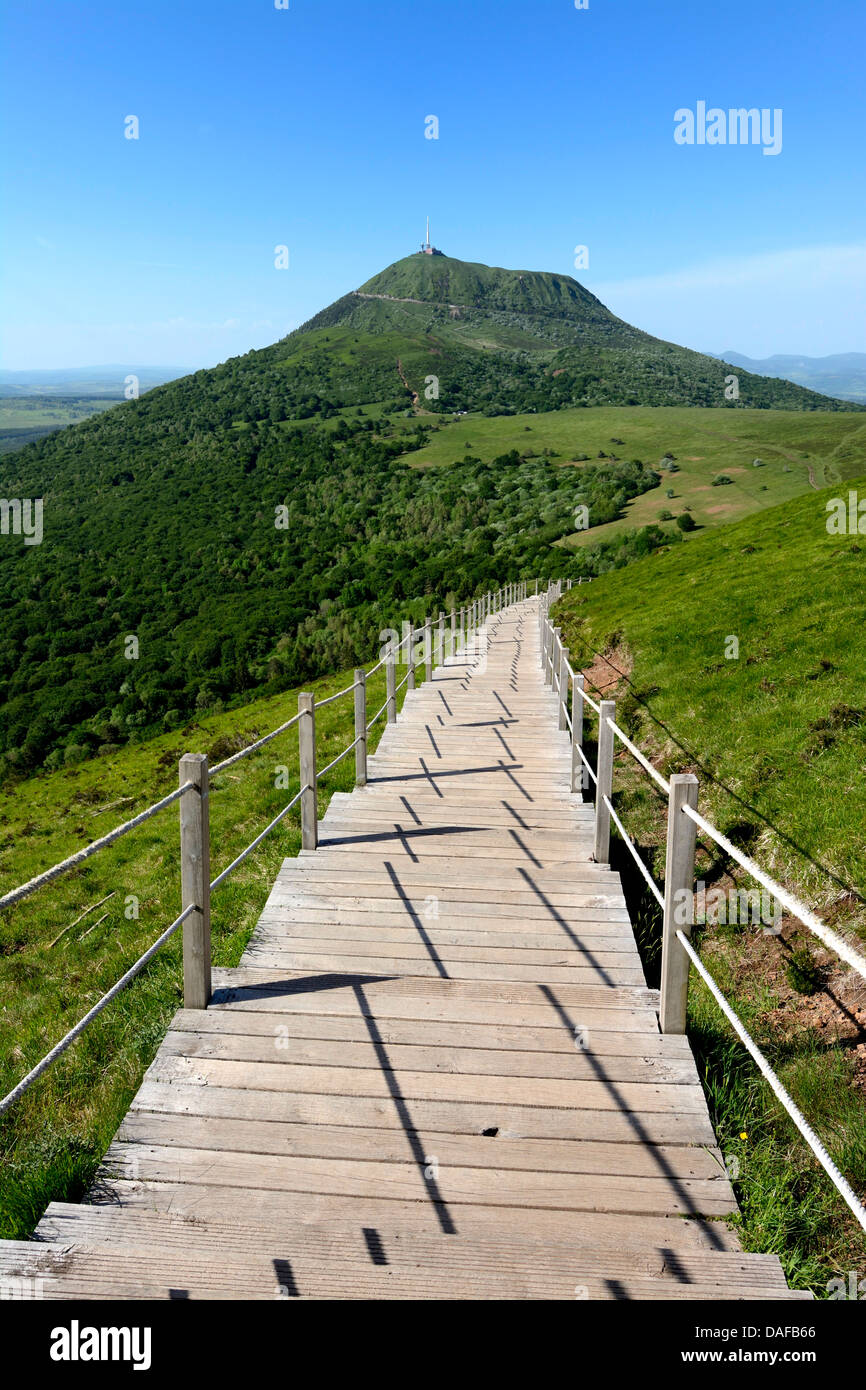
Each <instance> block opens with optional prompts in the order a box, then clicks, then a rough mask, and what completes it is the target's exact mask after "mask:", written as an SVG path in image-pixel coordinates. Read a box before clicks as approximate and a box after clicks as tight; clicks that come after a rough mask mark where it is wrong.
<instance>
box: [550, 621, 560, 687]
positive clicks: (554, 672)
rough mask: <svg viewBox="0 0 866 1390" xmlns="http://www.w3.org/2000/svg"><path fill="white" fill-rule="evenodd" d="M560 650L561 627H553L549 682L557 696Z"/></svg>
mask: <svg viewBox="0 0 866 1390" xmlns="http://www.w3.org/2000/svg"><path fill="white" fill-rule="evenodd" d="M561 651H562V628H561V627H555V628H554V629H553V646H552V647H551V649H550V684H551V686H552V687H553V689H554V690H555V691H556V694H557V696H559V693H560V691H559V682H560V677H561V675H562V670H561V666H560V660H561V658H560V653H561Z"/></svg>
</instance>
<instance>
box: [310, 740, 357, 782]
mask: <svg viewBox="0 0 866 1390" xmlns="http://www.w3.org/2000/svg"><path fill="white" fill-rule="evenodd" d="M360 742H361V740H360V738H356V739H353V740H352V742H351V743H350V744H349V746H348V748H344V749H343V751H342V753H338V754H337V756H336V758H334V759H333V760H332V761H331V762H329V763H328V766H327V767H323V768H322V770H321V772H317V773H316V777H317V778H319V777H324V775H325V773H326V772H330V771H331V768H332V767H336V766H337V763H341V762H342V761H343V759H344V758H346V757H348V755H349V754H350V753H351V751H352V749H353V748H357V746H358V744H359V743H360Z"/></svg>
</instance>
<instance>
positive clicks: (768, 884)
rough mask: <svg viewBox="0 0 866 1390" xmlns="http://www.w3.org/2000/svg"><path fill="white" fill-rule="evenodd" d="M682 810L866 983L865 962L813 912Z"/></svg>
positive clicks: (714, 831) (689, 810) (695, 814)
mask: <svg viewBox="0 0 866 1390" xmlns="http://www.w3.org/2000/svg"><path fill="white" fill-rule="evenodd" d="M682 809H683V811H684V812H685V814H686V815H687V816H689V817H690V818H691V819H692V820H693V821H694V822H695V825H699V826H700V827H701V829H702V830H703V831H705V832H706V834H707V835H709V836H710V838H711V839H712V840H715V842H716V844H717V845H720V846H721V847H722V849H724V850H726V851H727V852H728V854H730V856H731V858H732V859H736V861H737V863H738V864H740V865H741V866H742V868H744V869H745V870H746V871H747V872H748V873H750V874H751V875H752V878H756V879H757V880H758V882H759V883H760V884H762V885H763V887H764V888H766V889H767V890H768V891H769V892H770V893H772V894H773V895H774V896H775V897H777V898H778V899H779V902H780V903H782V905H783V906H784V907H786V908H787V909H788V911H789V912H791V913H793V915H794V916H795V917H799V919H800V921H801V922H802V923H803V925H804V926H805V927H808V928H809V931H811V932H813V933H814V935H815V936H817V937H818V938H819V939H820V940H821V941H823V942H824V945H825V946H828V947H829V948H830V950H831V951H835V952H836V954H837V955H839V956H841V957H842V959H843V960H844V961H847V962H848V964H849V965H850V966H851V967H852V968H853V969H854V970H856V971H857V973H858V974H859V975H862V976H863V978H864V979H866V960H864V958H863V956H861V955H860V953H859V951H855V950H854V947H853V946H850V945H849V944H848V942H847V941H846V940H845V939H844V938H843V937H841V936H839V935H838V934H837V933H836V932H834V931H832V930H831V929H830V927H826V926H825V925H824V923H823V922H822V921H821V920H820V918H818V917H816V916H815V914H814V912H810V910H809V908H808V907H806V906H805V904H803V903H801V902H800V900H799V898H795V897H794V895H793V894H792V893H789V892H787V890H786V889H784V888H782V886H781V885H780V884H778V883H776V881H775V879H772V878H770V876H769V874H765V873H764V872H763V870H762V869H759V868H758V865H757V864H756V863H755V861H754V859H750V858H749V856H748V855H747V854H743V852H742V850H739V849H737V847H736V845H732V844H731V842H730V840H729V839H728V838H727V836H725V835H723V834H722V833H721V831H720V830H717V829H716V827H715V826H714V825H712V824H711V823H710V822H709V821H708V820H704V818H703V816H701V815H699V814H698V812H697V811H695V810H693V809H692V807H691V806H683V808H682Z"/></svg>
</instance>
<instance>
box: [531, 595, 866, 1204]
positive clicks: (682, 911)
mask: <svg viewBox="0 0 866 1390" xmlns="http://www.w3.org/2000/svg"><path fill="white" fill-rule="evenodd" d="M569 587H570V585H569ZM561 593H562V583H561V581H559V582H557V583H556V584H551V585H550V586H549V587H548V589H547V591H546V592H545V593H543V594H542V595H541V598H540V601H539V605H538V633H539V645H540V651H541V666H542V670H543V673H544V680H545V684H546V685H549V686H550V687H551V689H552V690H553V691H554V693H555V694H556V699H557V705H558V721H557V722H558V725H559V728H560V729H568V730H570V733H571V748H572V756H571V790H572V791H575V792H576V791H585V790H586V789H587V787H588V785H589V782H590V781H591V782H592V783H594V786H595V836H594V852H593V859H594V860H595V862H596V863H597V864H608V863H609V862H610V827H611V821H613V823H614V825H615V826H616V828H617V831H618V832H619V835H620V837H621V839H622V842H623V844H624V845H625V847H626V849H627V850H628V851H629V853H630V854H631V856H632V859H633V860H634V862H635V864H636V866H637V868H638V870H639V872H640V874H641V876H642V877H643V879H644V881H645V883H646V884H647V887H648V889H649V890H650V892H651V893H652V895H653V897H654V898H655V900H656V902H657V903H658V905H659V907H660V908H661V912H662V963H661V991H660V1001H659V1027H660V1029H661V1031H662V1032H663V1033H685V1031H686V1015H687V1008H688V992H689V978H690V974H691V967H692V966H694V967H695V969H696V971H697V973H698V974H699V975H700V976H701V978H702V979H703V980H704V982H705V983H706V985H707V987H708V988H709V990H710V992H711V994H712V995H713V997H714V998H715V1000H716V1002H717V1003H718V1005H719V1007H720V1008H721V1009H722V1012H723V1013H724V1015H725V1017H726V1018H727V1019H728V1022H729V1023H730V1024H731V1026H732V1028H733V1029H734V1031H735V1032H736V1033H737V1035H738V1037H739V1038H740V1040H741V1041H742V1042H743V1044H744V1046H745V1047H746V1049H747V1051H748V1052H749V1053H750V1055H751V1056H752V1058H753V1059H754V1061H755V1062H756V1064H757V1066H758V1067H759V1069H760V1071H761V1073H762V1075H763V1076H764V1077H765V1078H766V1079H767V1081H768V1082H769V1084H770V1086H771V1087H772V1090H773V1092H774V1094H775V1095H776V1097H777V1098H778V1100H779V1101H780V1103H781V1104H782V1105H783V1106H784V1108H785V1110H786V1111H787V1112H788V1114H789V1115H790V1117H791V1119H792V1120H793V1121H794V1123H795V1125H796V1126H797V1128H798V1129H799V1131H800V1133H801V1134H802V1135H803V1137H804V1139H805V1140H806V1142H807V1143H808V1145H809V1147H810V1148H811V1149H812V1151H813V1153H814V1154H815V1156H816V1158H817V1159H818V1161H819V1162H820V1164H821V1166H822V1167H823V1168H824V1170H825V1172H826V1173H827V1174H828V1175H829V1177H830V1178H831V1180H832V1181H833V1183H834V1184H835V1186H836V1187H837V1188H838V1190H839V1192H840V1194H841V1195H842V1197H843V1198H844V1199H845V1201H846V1202H847V1204H848V1206H849V1207H850V1209H851V1211H852V1212H853V1214H854V1216H855V1217H856V1219H857V1221H858V1222H859V1223H860V1225H861V1226H862V1227H863V1229H864V1230H866V1208H864V1206H863V1204H862V1203H861V1202H860V1199H859V1198H858V1197H857V1195H856V1193H855V1192H854V1190H853V1189H852V1187H851V1186H850V1184H849V1183H848V1181H847V1179H846V1178H845V1177H844V1176H843V1175H842V1173H841V1172H840V1171H839V1169H838V1168H837V1167H836V1165H835V1163H834V1162H833V1160H832V1158H831V1157H830V1155H829V1154H828V1152H827V1150H826V1148H825V1147H824V1145H823V1144H822V1143H821V1140H820V1139H819V1138H818V1136H817V1135H816V1134H815V1132H814V1130H812V1128H811V1126H810V1125H809V1124H808V1122H807V1120H806V1119H805V1117H804V1116H803V1114H802V1113H801V1111H800V1110H799V1109H798V1107H797V1106H796V1105H795V1104H794V1102H793V1100H792V1099H791V1097H790V1096H789V1095H788V1092H787V1091H786V1090H785V1088H784V1087H783V1085H782V1083H781V1081H780V1080H779V1078H778V1076H777V1075H776V1073H775V1072H774V1071H773V1069H772V1067H771V1066H770V1064H769V1062H768V1061H767V1059H766V1058H765V1057H764V1056H763V1054H762V1053H761V1052H760V1050H759V1049H758V1047H757V1045H756V1044H755V1042H754V1041H753V1039H752V1038H751V1037H750V1036H749V1033H748V1031H747V1030H746V1028H745V1026H744V1025H743V1023H742V1021H741V1020H740V1019H739V1018H738V1017H737V1015H736V1013H735V1011H734V1009H733V1008H732V1006H731V1004H730V1002H729V1001H728V1000H727V999H726V998H725V997H724V995H723V994H722V991H721V990H720V989H719V986H718V984H717V983H716V981H715V980H714V979H713V978H712V976H711V975H710V973H709V971H708V970H707V968H706V966H705V965H704V964H703V962H702V961H701V960H700V958H699V956H698V954H697V952H696V951H695V949H694V947H693V945H692V942H691V935H692V928H693V926H694V886H695V856H696V846H697V831H698V829H701V830H703V831H704V833H705V834H706V835H708V836H709V837H710V839H711V840H713V841H714V842H715V843H716V844H717V845H718V846H719V847H720V848H721V849H723V850H724V851H725V853H727V854H729V855H730V856H731V857H732V858H733V859H734V860H735V861H736V862H737V863H738V864H739V865H740V866H741V867H742V868H743V869H745V870H746V872H747V873H748V874H750V875H751V877H752V878H753V879H755V881H756V882H758V883H760V884H761V885H762V887H764V888H766V889H767V891H768V892H770V893H772V894H773V895H774V896H775V897H776V899H777V900H778V902H779V903H781V904H782V906H784V907H786V908H787V909H788V911H789V912H791V913H792V915H793V916H795V917H797V918H799V920H800V921H801V922H802V923H803V924H804V926H806V927H807V928H808V929H809V931H811V932H812V933H813V934H814V935H815V936H817V937H818V938H819V939H820V940H821V941H822V942H823V943H824V945H825V946H828V947H829V948H830V949H831V950H833V951H835V952H836V954H837V955H839V956H840V957H841V959H842V960H844V961H846V962H847V963H848V965H850V966H851V967H852V968H853V969H854V970H856V971H857V972H858V973H859V974H860V975H861V976H862V977H863V978H864V979H866V959H864V957H863V956H862V955H861V954H860V952H859V951H858V950H857V949H856V948H855V947H854V946H853V945H852V944H851V942H850V941H846V940H845V939H844V937H841V936H839V934H838V933H837V932H834V931H833V930H832V928H830V927H828V926H827V925H826V923H825V922H822V921H821V920H820V919H819V918H818V917H816V915H815V914H814V913H813V912H812V910H811V909H810V908H809V907H807V906H806V905H805V904H804V903H802V902H800V900H799V899H798V898H796V897H795V896H794V894H793V893H790V892H789V891H788V890H787V889H786V888H784V887H782V885H781V884H779V883H777V882H776V881H775V880H774V879H772V878H771V877H770V875H769V874H767V873H766V872H765V871H764V870H763V869H762V868H761V866H760V865H759V864H757V863H755V861H754V860H753V859H751V858H750V857H749V855H747V854H745V852H744V851H743V850H741V849H739V848H738V847H737V846H736V845H734V844H732V843H731V841H730V840H729V839H728V838H727V837H726V836H725V835H723V834H722V833H721V831H720V830H718V829H717V828H716V826H714V825H713V824H712V822H711V821H709V820H707V819H706V818H705V817H704V816H702V815H700V813H699V812H698V809H697V808H698V790H699V786H698V779H697V777H695V776H694V774H693V773H691V772H682V773H680V772H675V773H672V775H671V777H670V778H666V777H664V776H663V775H662V774H661V773H660V772H659V770H658V768H656V767H654V766H653V764H652V762H651V761H650V760H649V758H648V757H647V756H646V755H645V754H644V753H643V752H642V751H641V749H640V748H638V747H636V745H635V744H634V743H633V742H632V741H631V739H629V738H628V737H627V735H626V734H625V733H624V732H623V731H622V729H620V727H619V726H618V724H617V723H616V702H615V701H614V700H606V699H601V700H599V701H598V702H596V701H595V700H593V699H592V697H591V696H590V695H588V694H587V693H586V689H585V685H586V682H585V677H584V675H583V673H582V672H580V671H576V670H575V669H574V667H573V666H572V664H571V660H570V653H569V650H568V648H567V647H566V646H565V645H564V644H563V641H562V631H561V629H560V628H558V627H555V626H554V624H553V623H552V621H551V618H550V608H551V605H552V604H553V603H555V602H556V600H557V599H558V598H559V597H560V595H561ZM569 686H570V688H571V710H570V712H569V698H568V696H569ZM585 705H589V706H590V708H591V709H592V710H593V711H594V712H595V714H596V716H597V719H598V742H597V752H596V765H595V768H593V767H592V765H591V763H590V761H589V759H588V757H587V756H586V750H585V748H584V706H585ZM617 741H618V742H620V743H621V744H622V745H623V747H624V748H625V749H626V751H627V752H628V753H629V754H630V756H631V757H632V758H633V759H634V760H635V762H637V763H638V764H639V765H640V767H642V769H643V770H644V772H645V773H647V775H648V776H649V777H651V778H652V780H653V782H655V784H656V785H657V786H658V787H659V788H660V790H661V791H662V792H663V793H664V794H665V795H666V797H667V833H666V840H665V876H664V884H663V887H662V888H659V886H658V885H657V884H656V882H655V880H654V878H653V877H652V875H651V874H650V872H649V870H648V869H647V867H646V865H645V864H644V862H643V860H642V859H641V857H640V855H639V854H638V852H637V849H636V848H635V845H634V843H633V841H632V839H631V837H630V835H629V834H628V832H627V830H626V828H625V826H624V825H623V823H622V821H621V820H620V818H619V816H618V814H617V812H616V810H615V808H614V805H613V772H614V754H615V748H616V743H617Z"/></svg>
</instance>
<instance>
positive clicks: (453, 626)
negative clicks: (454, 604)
mask: <svg viewBox="0 0 866 1390" xmlns="http://www.w3.org/2000/svg"><path fill="white" fill-rule="evenodd" d="M456 632H457V609H456V608H452V609H451V650H450V652H449V653H448V655H449V656H450V657H451V660H452V661H453V660H454V644H455V635H456Z"/></svg>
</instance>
